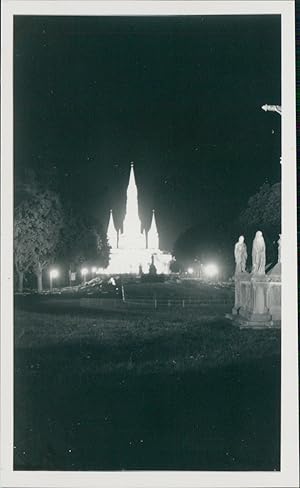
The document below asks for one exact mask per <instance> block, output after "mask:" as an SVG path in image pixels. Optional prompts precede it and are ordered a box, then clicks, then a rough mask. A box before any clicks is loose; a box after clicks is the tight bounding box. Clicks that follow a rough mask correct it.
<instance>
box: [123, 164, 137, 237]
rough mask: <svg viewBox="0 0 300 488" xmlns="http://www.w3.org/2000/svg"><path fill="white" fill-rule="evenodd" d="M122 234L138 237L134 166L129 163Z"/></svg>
mask: <svg viewBox="0 0 300 488" xmlns="http://www.w3.org/2000/svg"><path fill="white" fill-rule="evenodd" d="M123 233H124V234H128V235H132V236H135V235H136V236H137V235H138V236H140V234H141V221H140V218H139V210H138V193H137V186H136V182H135V176H134V166H133V163H131V168H130V175H129V183H128V187H127V200H126V213H125V219H124V225H123Z"/></svg>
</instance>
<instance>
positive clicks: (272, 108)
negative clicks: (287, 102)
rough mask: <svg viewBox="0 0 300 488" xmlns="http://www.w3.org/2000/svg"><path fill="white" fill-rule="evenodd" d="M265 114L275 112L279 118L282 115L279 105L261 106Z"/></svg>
mask: <svg viewBox="0 0 300 488" xmlns="http://www.w3.org/2000/svg"><path fill="white" fill-rule="evenodd" d="M261 108H262V109H263V110H264V111H265V112H277V113H278V114H279V115H280V116H281V114H282V110H281V105H267V104H265V105H263V106H262V107H261Z"/></svg>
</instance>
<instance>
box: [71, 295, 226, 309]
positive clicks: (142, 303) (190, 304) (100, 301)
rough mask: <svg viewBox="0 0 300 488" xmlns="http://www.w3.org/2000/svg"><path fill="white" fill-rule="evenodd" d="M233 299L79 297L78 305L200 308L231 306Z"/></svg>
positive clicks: (96, 306)
mask: <svg viewBox="0 0 300 488" xmlns="http://www.w3.org/2000/svg"><path fill="white" fill-rule="evenodd" d="M232 303H233V299H232V298H230V297H228V298H227V297H226V298H203V299H199V298H197V299H195V298H172V299H166V298H143V297H139V298H126V300H122V299H117V298H116V299H114V298H81V299H80V305H81V306H83V307H88V308H95V309H97V308H98V309H100V308H141V309H154V310H155V309H171V308H172V309H174V308H193V309H195V308H201V307H205V306H221V305H228V306H232Z"/></svg>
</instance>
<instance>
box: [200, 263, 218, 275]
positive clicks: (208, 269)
mask: <svg viewBox="0 0 300 488" xmlns="http://www.w3.org/2000/svg"><path fill="white" fill-rule="evenodd" d="M218 272H219V270H218V267H217V266H216V265H215V264H207V265H206V266H204V273H205V274H206V276H207V277H208V278H213V277H214V276H216V275H217V274H218Z"/></svg>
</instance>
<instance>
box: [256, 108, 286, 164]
mask: <svg viewBox="0 0 300 488" xmlns="http://www.w3.org/2000/svg"><path fill="white" fill-rule="evenodd" d="M261 108H262V109H263V110H264V111H265V112H277V113H278V114H279V115H280V117H281V116H282V109H281V105H267V104H265V105H262V107H261ZM280 164H281V157H280Z"/></svg>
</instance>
